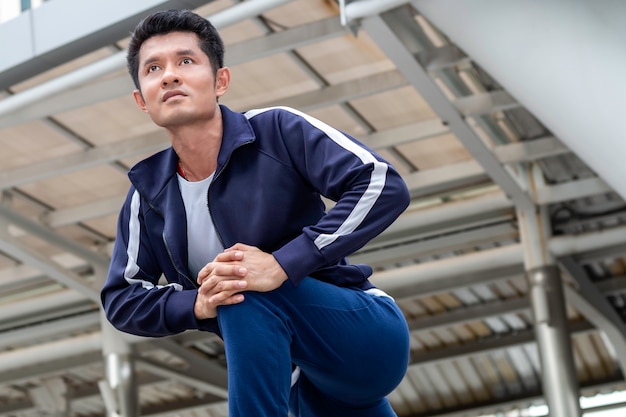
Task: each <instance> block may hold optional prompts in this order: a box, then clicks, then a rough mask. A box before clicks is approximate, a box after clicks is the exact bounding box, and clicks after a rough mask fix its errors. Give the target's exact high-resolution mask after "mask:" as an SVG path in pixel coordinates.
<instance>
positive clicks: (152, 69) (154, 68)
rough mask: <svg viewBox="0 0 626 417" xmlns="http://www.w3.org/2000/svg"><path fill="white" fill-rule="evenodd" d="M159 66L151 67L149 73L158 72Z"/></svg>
mask: <svg viewBox="0 0 626 417" xmlns="http://www.w3.org/2000/svg"><path fill="white" fill-rule="evenodd" d="M158 69H159V66H158V65H150V66H149V67H148V72H154V71H158Z"/></svg>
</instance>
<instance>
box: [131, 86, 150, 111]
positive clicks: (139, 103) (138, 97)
mask: <svg viewBox="0 0 626 417" xmlns="http://www.w3.org/2000/svg"><path fill="white" fill-rule="evenodd" d="M133 97H134V98H135V103H137V106H139V108H140V109H141V111H143V112H144V113H148V109H147V108H146V102H145V100H144V99H143V96H142V95H141V91H139V90H135V91H133Z"/></svg>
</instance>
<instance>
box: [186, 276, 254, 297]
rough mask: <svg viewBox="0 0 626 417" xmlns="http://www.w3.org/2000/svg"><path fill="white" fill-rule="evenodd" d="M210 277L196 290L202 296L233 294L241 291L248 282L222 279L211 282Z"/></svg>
mask: <svg viewBox="0 0 626 417" xmlns="http://www.w3.org/2000/svg"><path fill="white" fill-rule="evenodd" d="M213 278H214V277H211V278H209V279H208V280H206V281H205V282H204V283H203V284H202V285H201V286H200V288H199V289H198V291H200V292H201V293H202V294H219V293H221V292H230V293H235V292H237V291H242V290H244V289H245V288H247V286H248V282H247V281H244V280H240V279H222V280H218V281H217V282H213Z"/></svg>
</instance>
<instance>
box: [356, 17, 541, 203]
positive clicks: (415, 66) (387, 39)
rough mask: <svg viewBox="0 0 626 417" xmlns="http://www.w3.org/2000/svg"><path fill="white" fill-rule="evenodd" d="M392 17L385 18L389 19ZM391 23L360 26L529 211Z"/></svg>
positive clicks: (527, 198)
mask: <svg viewBox="0 0 626 417" xmlns="http://www.w3.org/2000/svg"><path fill="white" fill-rule="evenodd" d="M392 18H393V16H387V19H388V20H391V19H392ZM393 26H394V25H393V24H392V23H389V22H388V21H386V20H384V19H383V18H382V17H381V16H372V17H368V18H366V19H364V20H363V27H364V29H365V30H366V32H367V33H368V34H369V35H370V36H371V37H372V39H373V40H374V41H375V42H376V43H377V44H378V46H379V47H380V49H382V50H383V51H385V52H386V53H387V55H388V56H389V58H390V59H391V60H392V61H393V62H394V63H395V64H396V66H397V68H398V70H399V71H400V72H401V73H402V74H403V75H404V76H405V77H406V79H407V80H408V81H409V82H410V83H411V84H412V85H413V86H414V87H415V89H416V90H417V91H418V92H419V93H420V94H421V95H422V97H424V99H425V100H426V101H427V102H428V103H429V104H430V106H431V107H432V109H433V110H434V111H435V113H437V114H438V115H439V117H441V119H442V120H445V121H446V122H447V124H448V126H449V127H450V130H451V131H452V132H453V133H454V134H455V135H456V137H457V138H458V139H459V140H460V141H461V143H463V145H465V147H466V149H467V150H468V151H469V152H470V154H472V156H473V157H474V158H475V159H476V161H478V163H479V164H480V165H481V166H482V167H483V168H484V169H485V171H486V172H487V174H488V175H489V176H490V177H491V178H492V179H493V181H494V182H495V183H496V184H498V185H499V186H500V187H501V188H502V190H503V191H504V192H505V193H506V194H507V195H509V196H510V198H511V199H512V200H513V202H514V203H515V204H516V206H518V208H521V209H531V208H533V207H534V203H533V201H532V200H531V198H530V196H529V195H528V194H527V193H526V192H525V191H524V190H523V188H522V187H521V186H520V184H519V183H518V182H517V181H516V180H515V179H514V178H513V177H512V176H511V174H510V173H509V172H508V171H507V170H506V169H505V168H504V167H503V166H502V165H501V164H500V162H499V161H498V160H497V158H496V157H495V156H494V155H493V153H492V152H491V151H490V150H489V149H488V148H487V146H486V145H485V143H484V142H483V141H482V139H481V138H480V137H479V136H478V135H477V134H476V132H475V131H474V130H473V129H472V128H471V127H470V126H469V125H468V123H467V122H466V120H465V118H464V116H463V115H462V114H461V113H460V112H459V110H458V109H457V108H456V107H455V105H454V104H453V103H452V102H450V100H448V98H447V97H446V96H445V95H444V93H443V92H442V91H441V90H440V89H439V87H438V86H437V84H436V83H435V82H434V80H433V79H432V78H431V77H430V75H429V73H428V71H427V70H426V69H425V68H424V67H423V66H422V65H421V64H420V63H419V62H418V61H417V59H416V57H415V55H414V54H413V53H412V51H410V50H409V49H407V46H406V45H405V43H404V42H403V40H401V39H400V38H399V37H398V35H397V34H396V33H395V32H394V30H393V28H392V27H393Z"/></svg>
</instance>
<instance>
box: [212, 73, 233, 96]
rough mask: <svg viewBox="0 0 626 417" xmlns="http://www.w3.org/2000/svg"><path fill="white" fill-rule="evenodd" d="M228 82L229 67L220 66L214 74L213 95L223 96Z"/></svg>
mask: <svg viewBox="0 0 626 417" xmlns="http://www.w3.org/2000/svg"><path fill="white" fill-rule="evenodd" d="M229 84H230V68H228V67H222V68H220V69H218V70H217V74H215V95H216V96H217V97H221V96H223V95H224V94H225V93H226V91H227V90H228V86H229Z"/></svg>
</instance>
